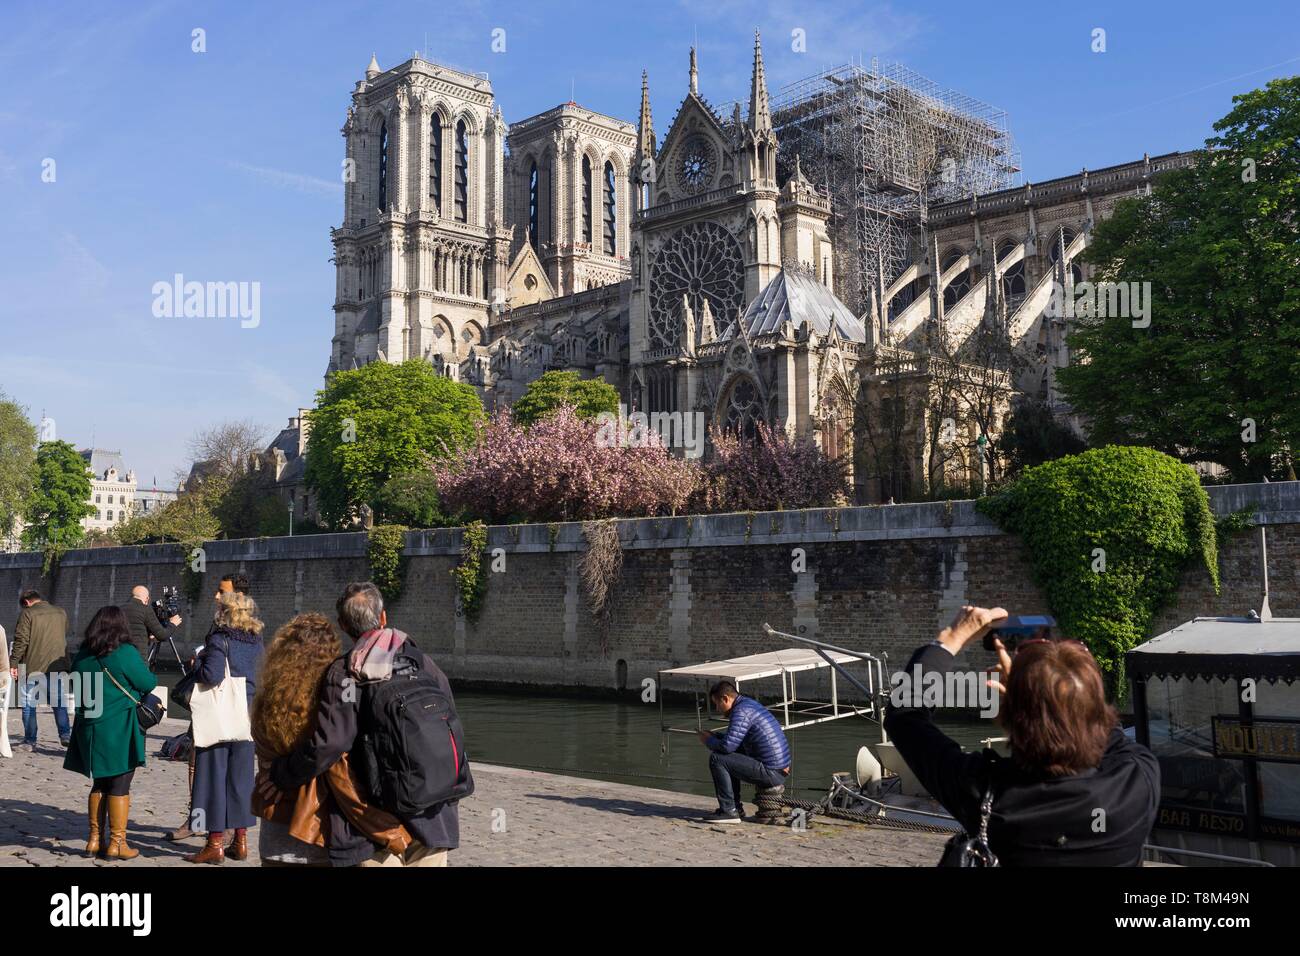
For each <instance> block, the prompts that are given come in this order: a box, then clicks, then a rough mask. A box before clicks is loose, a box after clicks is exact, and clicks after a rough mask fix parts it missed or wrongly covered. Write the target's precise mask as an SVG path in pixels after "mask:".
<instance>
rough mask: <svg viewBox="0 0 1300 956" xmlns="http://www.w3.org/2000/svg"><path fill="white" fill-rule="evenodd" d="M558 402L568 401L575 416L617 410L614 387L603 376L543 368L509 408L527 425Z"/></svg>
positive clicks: (521, 422)
mask: <svg viewBox="0 0 1300 956" xmlns="http://www.w3.org/2000/svg"><path fill="white" fill-rule="evenodd" d="M561 405H572V406H573V407H574V409H576V410H577V412H578V417H579V418H595V417H596V416H597V415H599V414H600V413H601V412H609V413H610V414H611V415H617V414H618V389H616V388H614V386H613V385H610V384H609V383H608V382H606V381H605V380H604V379H600V378H580V377H579V376H578V373H577V372H547V373H546V374H545V375H543V376H542V377H541V378H538V379H534V380H533V381H532V382H531V383H530V384H529V386H528V389H527V390H526V391H525V392H524V394H523V395H522V396H520V398H519V401H517V402H515V403H514V405H512V406H511V408H510V413H511V415H512V416H513V417H514V420H515V421H517V422H518V423H519V424H521V425H531V424H532V423H533V422H535V421H537V420H538V419H539V418H543V417H544V416H546V415H549V414H550V413H551V412H553V411H555V410H556V409H557V408H559V407H560V406H561Z"/></svg>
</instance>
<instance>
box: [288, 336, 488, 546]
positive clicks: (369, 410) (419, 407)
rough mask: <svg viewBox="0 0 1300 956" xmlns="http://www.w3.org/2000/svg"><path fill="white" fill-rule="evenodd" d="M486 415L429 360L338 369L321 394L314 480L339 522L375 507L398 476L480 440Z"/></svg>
mask: <svg viewBox="0 0 1300 956" xmlns="http://www.w3.org/2000/svg"><path fill="white" fill-rule="evenodd" d="M482 421H483V406H482V404H481V403H480V402H479V399H478V395H477V394H476V393H475V391H474V389H473V388H472V387H471V386H469V385H465V384H463V383H460V382H453V381H451V380H450V379H448V378H444V377H443V376H441V375H439V374H438V373H437V372H435V371H434V370H433V367H432V366H430V365H429V364H428V363H427V362H421V361H418V360H413V361H409V362H403V363H401V364H400V365H392V364H389V363H387V362H373V363H371V364H370V365H366V366H364V367H362V368H359V369H353V370H351V371H346V372H335V373H334V374H333V375H331V376H330V377H329V381H328V382H327V383H326V385H325V388H324V389H322V390H321V391H320V392H318V393H317V398H316V408H315V409H314V410H313V411H312V413H311V434H310V436H309V438H308V439H307V472H306V480H307V484H308V486H309V487H311V488H312V490H313V491H315V492H316V495H317V501H318V507H319V510H320V514H321V517H322V518H323V519H324V520H325V521H326V522H328V523H329V524H330V525H331V526H334V527H337V526H339V525H341V524H346V523H347V522H349V521H350V520H352V519H354V518H356V517H357V516H358V515H359V513H360V510H361V507H362V505H366V506H369V507H372V508H373V507H374V504H375V499H376V496H377V494H378V492H379V489H380V488H381V487H382V486H383V484H384V482H386V481H387V480H388V479H389V478H390V477H391V476H393V475H399V474H405V473H408V472H412V471H415V470H416V469H417V468H419V467H422V466H423V465H424V463H425V462H426V461H427V460H428V459H429V458H436V457H440V456H443V455H445V454H448V453H449V452H453V451H455V450H456V449H457V448H459V447H461V446H463V445H466V444H469V443H471V442H473V440H474V438H475V435H476V434H477V429H478V426H479V425H480V423H481V422H482Z"/></svg>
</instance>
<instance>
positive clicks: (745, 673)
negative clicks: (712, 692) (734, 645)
mask: <svg viewBox="0 0 1300 956" xmlns="http://www.w3.org/2000/svg"><path fill="white" fill-rule="evenodd" d="M826 656H827V657H829V658H830V659H831V660H832V661H834V662H835V663H836V664H860V663H862V659H861V658H858V657H854V656H853V655H852V654H841V653H839V652H837V651H827V652H826ZM829 666H830V664H828V663H827V662H826V660H825V658H823V657H822V656H821V655H820V654H818V653H817V652H816V651H813V650H809V649H807V648H803V647H791V648H786V649H785V650H781V651H768V652H767V653H765V654H750V655H748V656H747V657H733V658H731V659H730V660H725V661H706V662H705V663H703V664H690V665H688V666H686V667H674V668H672V669H670V670H665V671H660V673H661V674H663V675H665V676H669V675H671V676H673V677H699V678H713V679H715V680H730V681H738V680H757V679H759V678H763V677H780V676H781V675H782V674H790V673H797V672H799V671H811V670H817V669H818V668H822V667H829Z"/></svg>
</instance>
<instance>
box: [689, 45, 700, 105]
mask: <svg viewBox="0 0 1300 956" xmlns="http://www.w3.org/2000/svg"><path fill="white" fill-rule="evenodd" d="M691 92H692V93H693V94H694V95H696V96H699V95H700V70H699V67H698V66H697V64H696V62H695V47H691Z"/></svg>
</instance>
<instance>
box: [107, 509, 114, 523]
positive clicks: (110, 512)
mask: <svg viewBox="0 0 1300 956" xmlns="http://www.w3.org/2000/svg"><path fill="white" fill-rule="evenodd" d="M108 520H109V521H112V520H113V509H112V508H109V509H108Z"/></svg>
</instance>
